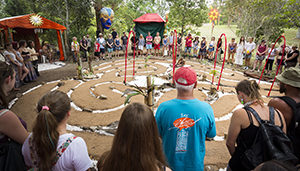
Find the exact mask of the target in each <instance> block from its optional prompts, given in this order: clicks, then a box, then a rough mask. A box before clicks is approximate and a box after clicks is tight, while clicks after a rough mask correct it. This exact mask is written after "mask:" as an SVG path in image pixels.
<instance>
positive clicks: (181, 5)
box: [167, 0, 207, 33]
mask: <svg viewBox="0 0 300 171" xmlns="http://www.w3.org/2000/svg"><path fill="white" fill-rule="evenodd" d="M167 2H168V3H169V6H170V13H169V23H168V24H169V25H170V26H171V27H174V28H180V29H181V33H183V32H184V31H185V30H186V27H187V26H189V25H195V26H201V25H202V23H203V22H204V21H205V19H206V18H207V12H206V9H207V7H206V5H205V1H204V0H181V1H178V0H167Z"/></svg>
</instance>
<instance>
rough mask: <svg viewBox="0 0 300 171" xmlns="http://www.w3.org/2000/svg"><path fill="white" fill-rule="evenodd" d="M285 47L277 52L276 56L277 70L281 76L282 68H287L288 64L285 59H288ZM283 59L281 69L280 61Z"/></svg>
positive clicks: (281, 47)
mask: <svg viewBox="0 0 300 171" xmlns="http://www.w3.org/2000/svg"><path fill="white" fill-rule="evenodd" d="M283 47H284V45H281V46H280V47H279V48H278V50H277V55H276V59H275V60H276V66H277V70H279V74H281V73H282V68H283V66H286V63H285V59H286V55H287V52H286V48H285V49H284V51H283ZM281 59H282V62H281V65H280V67H279V64H280V61H281Z"/></svg>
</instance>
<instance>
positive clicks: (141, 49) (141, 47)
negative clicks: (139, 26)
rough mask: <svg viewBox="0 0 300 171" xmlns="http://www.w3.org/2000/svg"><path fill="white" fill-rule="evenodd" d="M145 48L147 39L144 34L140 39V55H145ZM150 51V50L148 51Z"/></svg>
mask: <svg viewBox="0 0 300 171" xmlns="http://www.w3.org/2000/svg"><path fill="white" fill-rule="evenodd" d="M144 46H145V39H144V36H143V34H140V38H139V44H138V49H139V51H138V55H143V54H144V52H143V51H144ZM147 50H148V49H147Z"/></svg>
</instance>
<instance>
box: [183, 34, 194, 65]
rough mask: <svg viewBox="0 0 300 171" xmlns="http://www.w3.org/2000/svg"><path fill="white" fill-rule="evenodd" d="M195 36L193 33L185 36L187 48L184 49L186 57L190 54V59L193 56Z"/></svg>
mask: <svg viewBox="0 0 300 171" xmlns="http://www.w3.org/2000/svg"><path fill="white" fill-rule="evenodd" d="M192 44H193V38H192V35H191V33H189V34H188V36H187V37H186V38H185V50H184V53H185V54H184V58H185V57H186V56H187V55H189V59H190V58H191V50H192Z"/></svg>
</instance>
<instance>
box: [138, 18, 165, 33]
mask: <svg viewBox="0 0 300 171" xmlns="http://www.w3.org/2000/svg"><path fill="white" fill-rule="evenodd" d="M133 22H135V31H136V33H137V36H139V35H140V34H143V36H144V37H146V36H147V35H148V32H150V33H151V36H152V37H155V36H156V33H157V32H159V34H160V36H163V33H164V30H165V22H166V21H165V20H164V19H163V18H162V17H161V16H160V15H158V14H156V13H147V14H144V15H142V16H140V17H138V18H137V19H135V20H133Z"/></svg>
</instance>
